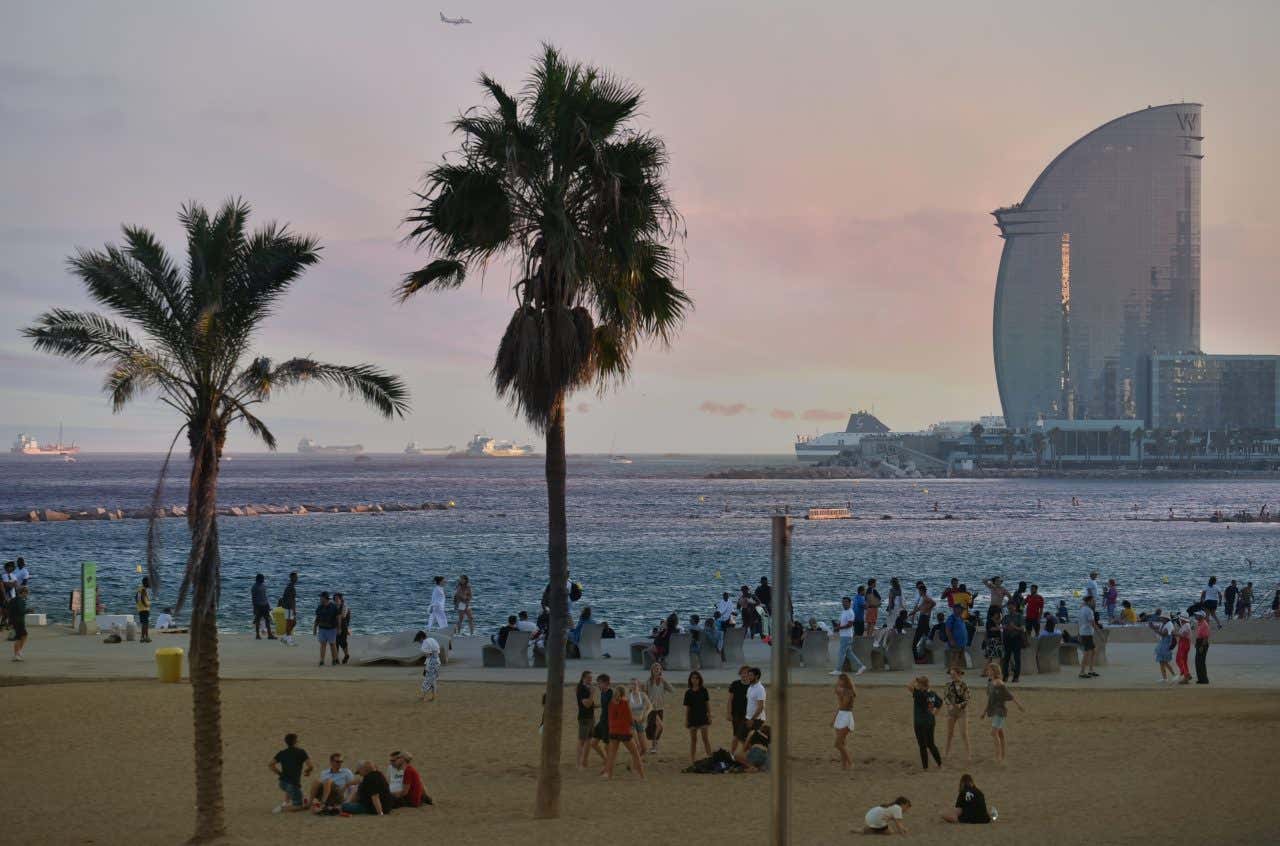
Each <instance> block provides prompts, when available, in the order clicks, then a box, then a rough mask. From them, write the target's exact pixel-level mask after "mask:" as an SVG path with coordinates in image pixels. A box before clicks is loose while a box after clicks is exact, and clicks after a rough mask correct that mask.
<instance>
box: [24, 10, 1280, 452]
mask: <svg viewBox="0 0 1280 846" xmlns="http://www.w3.org/2000/svg"><path fill="white" fill-rule="evenodd" d="M450 2H451V5H450V6H449V7H444V8H437V6H435V5H427V4H424V3H421V2H414V3H408V2H378V3H352V2H345V3H334V2H219V3H206V4H176V3H169V2H151V3H144V2H137V3H127V4H124V3H110V4H107V3H76V2H58V3H47V2H13V1H12V0H11V2H6V3H5V4H4V6H3V9H2V10H0V48H2V49H0V126H2V127H3V135H4V143H3V147H2V148H0V184H3V186H4V190H3V191H0V245H2V246H3V253H4V256H5V261H4V262H3V263H2V264H0V291H2V293H3V300H4V308H3V310H2V311H0V436H2V437H4V438H5V439H6V442H7V441H11V440H12V439H13V437H14V436H15V435H16V433H17V432H18V431H20V430H22V431H28V432H31V433H32V434H35V435H36V436H37V437H42V438H47V437H50V436H51V435H54V434H56V429H57V425H58V423H59V421H62V422H64V423H65V424H66V427H67V433H68V436H74V437H76V438H77V439H78V440H79V441H80V443H81V444H82V445H84V446H85V447H86V449H88V450H106V449H138V450H158V449H162V448H163V447H165V446H166V445H167V443H168V438H169V436H171V434H172V432H173V429H174V421H173V420H172V419H171V418H170V417H169V416H168V415H167V414H166V412H165V410H164V409H163V407H162V406H159V405H158V404H156V403H153V402H151V401H150V400H144V401H142V402H141V403H139V404H138V405H137V406H136V407H135V408H134V409H133V410H130V411H128V412H126V414H125V415H124V416H113V415H112V414H111V413H110V409H109V405H108V403H107V400H106V399H105V398H104V397H103V396H102V395H101V394H100V392H99V385H100V382H101V373H100V372H98V371H97V370H95V369H93V368H90V367H85V366H78V365H74V364H71V363H69V362H66V361H63V360H59V359H52V358H48V357H45V356H41V355H37V354H36V353H34V352H33V351H32V350H31V349H30V347H29V346H28V345H27V343H26V342H25V341H24V340H23V339H22V338H21V337H19V335H18V330H19V329H20V327H22V326H24V325H26V324H27V323H29V322H30V321H31V320H32V319H33V318H34V317H35V316H36V315H37V314H38V313H40V312H41V311H42V310H44V309H46V308H48V307H50V306H54V305H59V306H71V307H83V306H84V305H85V304H86V302H85V298H84V297H83V295H82V294H81V292H80V289H79V285H78V283H77V282H76V280H74V279H73V278H72V277H71V276H70V275H69V274H68V273H67V272H66V269H65V264H64V259H65V257H66V256H67V255H68V254H69V253H71V252H72V251H73V249H74V248H75V247H77V246H88V247H96V246H100V245H101V244H102V243H103V242H105V241H107V240H111V239H114V238H115V237H116V235H117V232H118V227H119V224H121V223H124V222H129V223H137V224H142V225H146V226H148V227H151V228H153V229H155V230H156V231H157V232H158V233H160V235H161V237H162V238H164V239H165V240H166V241H167V242H168V243H169V244H170V246H171V249H173V250H174V251H179V250H181V248H182V244H181V241H180V240H179V238H178V227H177V223H176V220H175V215H176V211H177V209H178V207H179V205H180V204H181V203H182V202H183V201H185V200H188V199H197V200H200V201H202V202H204V203H206V204H210V205H213V204H217V203H218V202H220V201H221V200H222V199H224V198H225V197H227V196H230V195H241V196H243V197H245V198H246V199H247V200H249V201H250V202H251V203H252V204H253V205H254V207H255V209H256V212H257V217H258V219H259V220H261V221H265V220H267V219H271V218H274V219H278V220H283V221H289V222H290V223H292V224H293V226H294V227H295V228H296V229H298V230H302V231H305V232H310V233H314V234H316V235H318V236H319V237H320V238H321V239H322V241H323V243H324V244H325V261H324V262H322V264H321V265H320V266H319V267H318V268H316V269H315V270H314V271H312V272H311V273H309V274H308V275H307V276H305V277H304V278H303V280H302V281H301V282H300V283H299V284H298V285H297V286H296V287H295V290H294V291H293V293H291V294H290V296H289V298H288V299H287V300H286V301H285V303H284V305H283V306H282V308H281V310H280V313H279V315H278V316H277V317H276V318H275V319H274V320H273V321H271V322H270V323H269V324H268V327H267V329H266V331H264V333H263V334H262V336H261V338H260V343H259V347H260V348H261V350H262V351H263V352H265V353H266V354H269V355H273V356H287V355H292V354H306V353H309V354H314V355H315V356H317V357H321V358H326V359H330V360H334V361H339V362H354V361H369V362H375V363H377V364H380V365H382V366H384V367H386V368H388V369H390V370H393V371H395V372H398V373H400V374H402V375H404V376H405V377H406V379H407V380H408V382H409V384H410V386H411V388H412V390H413V395H414V396H413V405H414V412H413V414H412V416H411V417H410V418H408V419H407V420H403V421H397V422H390V423H388V422H383V421H379V420H377V419H375V418H374V417H373V416H372V415H371V414H369V413H368V412H366V411H365V410H363V409H362V408H360V407H358V406H356V405H354V404H350V403H346V402H343V401H340V400H339V399H337V398H336V396H334V395H332V394H328V393H325V392H321V391H317V390H313V391H310V392H307V393H304V394H300V395H295V396H291V397H288V398H285V399H282V400H280V401H278V402H276V403H274V404H273V406H272V408H270V409H269V411H268V414H267V419H268V420H269V421H271V422H272V424H273V428H274V430H275V432H276V434H277V436H278V437H279V438H280V441H281V443H282V444H283V445H284V446H285V448H286V449H289V450H292V446H293V443H294V442H295V441H296V440H297V439H298V438H299V437H302V436H304V435H307V436H312V437H315V438H317V439H319V440H321V441H331V442H349V441H355V440H358V441H361V442H363V443H364V444H365V446H366V448H369V449H373V450H398V449H400V448H402V447H403V446H404V444H405V442H406V441H409V440H418V441H421V442H423V443H425V444H429V445H443V444H449V443H452V444H455V445H461V444H463V443H465V441H466V440H467V439H468V438H469V437H470V435H471V434H472V433H473V432H480V431H485V432H488V433H489V434H491V435H495V436H499V437H513V438H518V439H521V440H525V439H528V438H530V437H531V433H530V432H529V430H528V428H527V427H526V426H525V425H524V424H523V423H521V422H519V421H518V420H516V419H514V418H513V416H512V415H511V413H510V411H509V410H508V409H507V408H506V406H505V405H504V404H503V403H502V402H501V401H499V400H498V399H496V398H495V397H494V394H493V389H492V384H491V382H490V380H489V377H488V370H489V366H490V362H491V356H492V351H493V349H494V348H495V346H496V343H497V339H498V336H499V333H500V331H501V329H502V327H503V326H504V325H505V322H506V320H507V318H508V316H509V313H510V307H511V304H512V300H511V297H510V294H509V283H510V281H511V276H510V272H509V271H508V269H507V268H505V267H493V268H491V269H490V270H489V272H488V273H487V275H486V277H485V279H484V280H483V286H481V285H479V284H476V285H472V286H470V287H469V288H467V289H466V290H463V291H459V292H453V293H448V294H432V295H427V296H424V297H420V298H419V299H418V300H417V301H415V302H412V303H411V304H409V305H406V306H397V305H395V304H394V303H393V302H392V298H391V290H392V288H393V286H394V284H395V283H396V281H397V278H398V277H399V275H400V274H402V273H403V272H405V271H407V270H409V269H412V268H413V267H415V266H416V264H417V263H420V262H421V261H422V256H419V255H415V254H414V253H413V252H412V251H411V250H409V249H407V248H405V247H403V246H401V245H400V243H399V240H400V238H401V237H402V235H403V234H404V230H403V229H402V228H401V227H400V225H399V221H400V219H401V218H402V216H403V214H404V213H405V211H406V210H407V209H408V208H409V207H410V205H411V202H412V196H411V191H412V190H413V189H414V188H415V187H416V185H417V183H418V180H419V178H420V176H421V174H422V172H423V170H424V168H425V167H426V166H427V165H429V164H430V163H433V162H435V161H437V160H438V159H439V158H440V157H441V155H442V154H443V153H445V152H447V151H449V150H451V149H452V148H453V146H454V142H453V140H452V139H451V137H450V134H449V130H448V126H447V122H448V121H449V119H450V118H451V117H453V116H455V115H456V114H457V113H458V112H459V111H460V110H461V109H464V108H466V107H469V106H471V105H475V104H477V103H479V102H480V100H481V94H480V90H479V88H478V87H477V86H476V85H475V80H476V77H477V76H478V75H479V73H480V72H481V71H485V72H488V73H489V74H491V75H492V76H494V77H496V78H497V79H498V80H500V81H502V82H503V83H505V84H507V85H508V87H509V88H518V87H519V84H520V82H521V81H522V79H523V77H524V75H525V74H526V72H527V70H528V68H529V66H530V63H531V59H532V57H533V56H534V55H535V53H536V52H537V51H538V45H539V42H540V41H544V40H545V41H549V42H551V43H554V44H555V45H557V46H558V47H560V48H561V49H562V50H563V51H564V52H565V53H566V54H568V55H569V56H570V57H572V58H576V59H580V60H583V61H587V62H591V63H595V64H599V65H602V66H604V67H606V68H608V69H610V70H612V71H614V72H616V73H617V74H618V75H620V76H623V77H625V78H627V79H629V80H631V81H633V82H634V83H636V84H637V85H639V86H641V87H642V88H643V89H644V91H645V92H646V101H645V106H644V114H643V118H642V122H641V126H642V127H643V128H646V129H649V130H652V131H654V132H656V133H658V134H660V135H662V136H663V137H664V138H665V139H666V141H667V144H668V147H669V152H670V156H671V160H672V168H671V174H670V181H671V185H672V189H673V193H674V196H675V198H676V200H677V202H678V204H679V206H680V207H681V209H682V211H683V212H684V214H685V217H686V218H687V223H688V240H687V243H686V244H685V250H686V253H687V260H686V264H685V279H684V284H685V287H686V289H687V290H688V292H689V293H690V295H691V296H692V297H693V298H694V300H695V301H696V304H697V306H696V310H695V311H694V313H693V315H692V317H691V319H690V320H689V322H688V324H687V325H686V327H685V328H684V330H683V332H682V333H681V335H680V336H679V338H678V340H677V342H676V344H675V346H674V347H673V348H672V349H670V350H652V351H646V352H645V353H643V354H642V355H641V356H640V357H639V359H638V361H637V369H636V373H635V376H634V378H633V379H632V381H631V382H630V383H629V384H628V385H627V386H625V387H624V388H623V389H621V390H619V391H616V392H613V393H611V394H609V395H607V396H605V397H603V398H602V397H598V396H596V395H594V394H591V393H587V394H583V395H580V396H577V397H575V398H574V403H573V413H572V415H571V420H570V424H569V448H570V450H571V451H582V452H592V451H596V452H599V451H606V450H608V449H609V448H610V445H611V444H613V443H616V446H617V449H618V451H629V452H661V451H680V452H764V453H785V452H787V451H789V450H790V447H791V442H792V440H793V438H794V436H795V434H796V433H798V432H813V431H829V430H831V429H832V428H839V427H840V426H839V422H840V421H842V420H843V418H844V416H845V415H846V414H847V413H848V412H849V411H851V410H856V409H859V408H868V409H873V410H874V411H875V413H876V414H877V415H878V416H879V417H881V418H882V419H883V420H884V421H885V422H886V423H887V424H889V425H890V426H891V427H893V428H895V429H912V428H919V427H923V426H925V425H927V424H929V423H930V422H933V421H936V420H938V419H943V418H946V419H959V418H967V417H976V416H978V415H981V414H989V413H999V402H998V398H997V395H996V389H995V377H994V371H993V365H992V355H991V307H992V298H993V293H994V285H995V275H996V268H997V265H998V262H999V255H1000V247H1001V241H1000V240H999V239H998V238H997V237H996V234H995V229H994V227H993V226H992V219H991V218H990V217H989V215H988V212H989V211H990V210H991V209H993V208H995V207H997V206H1000V205H1004V204H1007V203H1009V202H1013V201H1016V200H1020V199H1021V198H1022V195H1023V194H1024V193H1025V191H1026V189H1027V188H1028V186H1029V185H1030V184H1031V182H1032V180H1033V179H1034V178H1035V177H1036V175H1037V174H1038V173H1039V172H1040V170H1041V169H1043V167H1044V166H1045V165H1047V164H1048V162H1049V161H1050V160H1051V159H1052V158H1053V157H1054V156H1055V155H1056V154H1057V153H1058V152H1059V151H1060V150H1061V149H1062V148H1063V147H1065V146H1066V145H1068V144H1069V143H1071V142H1072V141H1074V140H1075V139H1076V138H1078V137H1079V136H1081V135H1083V134H1085V133H1086V132H1088V131H1089V130H1091V129H1093V128H1094V127H1096V126H1098V125H1099V124H1101V123H1104V122H1106V121H1107V120H1110V119H1111V118H1114V117H1117V116H1119V115H1121V114H1124V113H1126V112H1130V111H1133V110H1135V109H1140V108H1143V107H1144V106H1146V105H1148V104H1160V103H1166V102H1171V101H1178V100H1183V99H1185V100H1193V101H1198V102H1202V103H1204V118H1203V119H1204V128H1205V135H1206V141H1205V145H1204V150H1205V153H1206V158H1205V160H1204V169H1203V224H1204V232H1203V273H1202V284H1203V303H1204V305H1203V312H1202V326H1203V343H1204V347H1205V349H1206V350H1207V351H1210V352H1219V353H1245V352H1252V353H1278V352H1280V333H1277V331H1276V329H1275V325H1276V320H1277V315H1280V203H1277V202H1276V197H1278V196H1280V169H1278V168H1277V167H1276V162H1275V150H1276V148H1277V139H1280V109H1278V108H1277V106H1278V105H1280V95H1278V92H1277V88H1276V80H1277V79H1280V51H1277V50H1275V49H1274V44H1273V39H1274V35H1275V33H1276V31H1277V24H1280V11H1278V10H1280V5H1278V4H1275V3H1247V2H1236V3H1231V4H1221V5H1217V6H1209V5H1207V4H1204V3H1202V2H1168V1H1167V0H1166V2H1126V3H1123V4H1112V3H1103V2H1078V3H1077V2H1054V3H1025V4H1012V3H1008V2H991V3H987V2H967V3H952V2H939V3H913V4H857V3H848V2H826V3H776V2H775V3H753V2H716V3H712V2H687V0H686V2H666V1H665V0H654V1H653V2H648V3H644V4H635V3H627V4H622V3H599V2H595V3H589V2H576V3H575V2H537V3H514V2H512V3H496V2H487V1H485V0H467V2H461V3H460V2H457V0H450ZM440 11H443V12H444V13H445V14H448V15H465V16H466V17H468V18H470V19H472V20H473V21H474V23H473V24H472V25H470V26H460V27H452V26H446V25H443V24H441V23H440V22H439V19H438V13H439V12H440ZM477 281H478V280H477ZM257 448H258V447H257V445H256V444H254V443H253V442H252V441H250V439H249V437H248V436H247V435H246V434H245V433H239V432H238V433H236V434H235V435H233V439H232V442H231V449H233V450H235V449H245V450H247V449H257Z"/></svg>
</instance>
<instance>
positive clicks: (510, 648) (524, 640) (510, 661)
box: [480, 632, 532, 669]
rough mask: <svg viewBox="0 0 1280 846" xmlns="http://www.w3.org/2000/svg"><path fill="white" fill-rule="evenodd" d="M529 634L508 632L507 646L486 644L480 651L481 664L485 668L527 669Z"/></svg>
mask: <svg viewBox="0 0 1280 846" xmlns="http://www.w3.org/2000/svg"><path fill="white" fill-rule="evenodd" d="M531 634H532V633H531V632H508V633H507V645H506V646H502V647H500V646H498V645H497V644H496V643H486V644H485V645H484V648H483V649H481V650H480V660H481V663H482V664H483V665H484V666H486V667H506V668H508V669H510V668H514V667H528V666H530V665H529V637H530V636H531Z"/></svg>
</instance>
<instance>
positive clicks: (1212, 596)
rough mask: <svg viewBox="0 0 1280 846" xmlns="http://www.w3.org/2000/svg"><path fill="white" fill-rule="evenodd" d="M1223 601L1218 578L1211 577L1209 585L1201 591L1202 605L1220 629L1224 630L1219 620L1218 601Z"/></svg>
mask: <svg viewBox="0 0 1280 846" xmlns="http://www.w3.org/2000/svg"><path fill="white" fill-rule="evenodd" d="M1221 599H1222V590H1221V588H1219V587H1218V577H1217V576H1210V577H1209V584H1207V585H1205V587H1204V590H1202V591H1200V604H1201V605H1203V606H1204V610H1205V611H1208V612H1209V616H1210V617H1213V621H1214V622H1215V623H1217V624H1218V628H1222V621H1221V620H1219V619H1218V601H1219V600H1221Z"/></svg>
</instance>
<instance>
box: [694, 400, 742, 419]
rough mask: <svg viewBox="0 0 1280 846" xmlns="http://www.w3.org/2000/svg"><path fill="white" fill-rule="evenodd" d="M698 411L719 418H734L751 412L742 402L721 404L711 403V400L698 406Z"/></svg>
mask: <svg viewBox="0 0 1280 846" xmlns="http://www.w3.org/2000/svg"><path fill="white" fill-rule="evenodd" d="M698 410H699V411H701V412H702V413H703V414H718V415H720V416H721V417H736V416H738V415H739V414H744V413H746V412H749V411H751V409H750V408H749V407H748V406H747V404H746V403H744V402H735V403H729V404H725V403H721V402H713V401H712V400H707V401H705V402H704V403H702V405H700V406H698Z"/></svg>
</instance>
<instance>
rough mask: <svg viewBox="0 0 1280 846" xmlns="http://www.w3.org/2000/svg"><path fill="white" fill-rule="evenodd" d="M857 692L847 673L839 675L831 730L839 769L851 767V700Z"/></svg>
mask: <svg viewBox="0 0 1280 846" xmlns="http://www.w3.org/2000/svg"><path fill="white" fill-rule="evenodd" d="M857 695H858V692H857V691H856V690H855V689H854V687H853V679H851V678H849V674H848V673H841V674H840V677H839V678H837V679H836V713H835V718H834V722H833V723H832V726H831V727H832V728H834V729H835V730H836V751H837V752H839V753H840V769H842V770H847V769H851V768H852V767H853V758H851V757H850V756H849V748H848V745H847V744H848V740H849V733H850V732H852V731H853V700H854V699H855V698H856V697H857Z"/></svg>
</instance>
